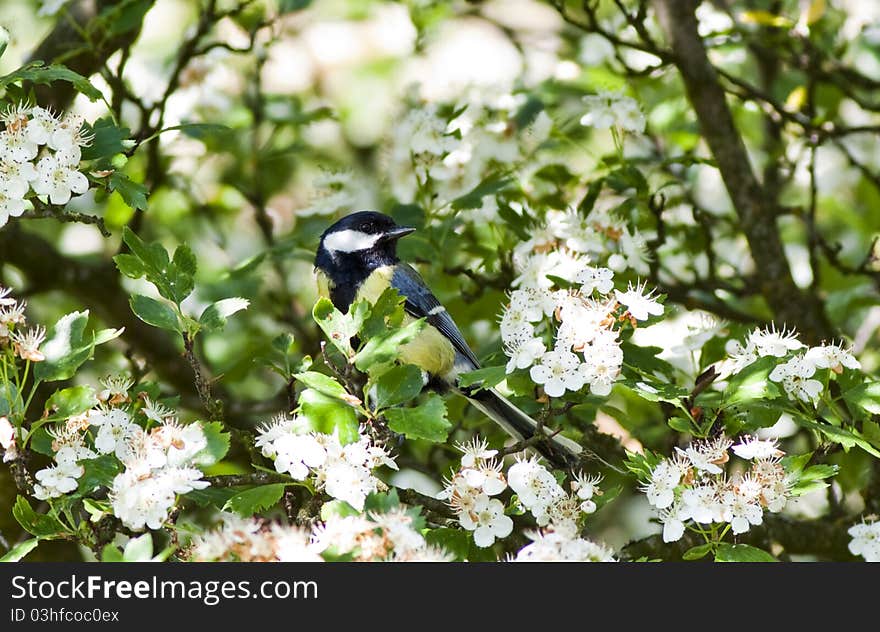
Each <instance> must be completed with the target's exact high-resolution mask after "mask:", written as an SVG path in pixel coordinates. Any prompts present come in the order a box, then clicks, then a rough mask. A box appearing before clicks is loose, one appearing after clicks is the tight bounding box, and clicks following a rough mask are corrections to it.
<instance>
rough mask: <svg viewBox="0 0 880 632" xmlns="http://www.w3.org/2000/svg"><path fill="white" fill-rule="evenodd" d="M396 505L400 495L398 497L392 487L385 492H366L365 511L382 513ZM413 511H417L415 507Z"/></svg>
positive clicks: (394, 507) (398, 503)
mask: <svg viewBox="0 0 880 632" xmlns="http://www.w3.org/2000/svg"><path fill="white" fill-rule="evenodd" d="M398 507H400V497H398V495H397V490H396V489H394V488H393V487H392V488H391V491H389V492H387V493H386V492H373V493H371V494H368V495H367V498H366V500H364V511H365V512H367V513H377V514H383V513H388V512H389V511H393V510H395V509H397V508H398ZM413 511H414V512H415V513H416V514H417V513H418V510H417V509H414V510H413Z"/></svg>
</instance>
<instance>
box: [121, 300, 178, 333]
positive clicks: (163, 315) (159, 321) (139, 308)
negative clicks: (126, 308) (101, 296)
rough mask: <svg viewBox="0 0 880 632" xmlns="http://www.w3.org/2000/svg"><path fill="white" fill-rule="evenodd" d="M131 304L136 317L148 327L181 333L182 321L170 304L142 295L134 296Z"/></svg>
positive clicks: (130, 301)
mask: <svg viewBox="0 0 880 632" xmlns="http://www.w3.org/2000/svg"><path fill="white" fill-rule="evenodd" d="M129 303H130V304H131V311H133V312H134V315H135V316H137V317H138V318H140V319H141V320H142V321H144V322H145V323H147V324H148V325H152V326H153V327H158V328H159V329H165V330H167V331H176V332H177V333H180V332H181V327H180V319H179V318H178V317H177V314H176V313H175V312H174V309H173V308H172V307H171V306H170V305H169V304H168V303H163V302H162V301H157V300H156V299H154V298H150V297H149V296H144V295H142V294H135V295H134V296H132V297H131V299H130V300H129Z"/></svg>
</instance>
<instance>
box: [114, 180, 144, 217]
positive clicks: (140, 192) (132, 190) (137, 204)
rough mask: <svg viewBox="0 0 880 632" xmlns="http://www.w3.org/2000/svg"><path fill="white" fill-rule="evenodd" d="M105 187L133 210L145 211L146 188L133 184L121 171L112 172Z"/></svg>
mask: <svg viewBox="0 0 880 632" xmlns="http://www.w3.org/2000/svg"><path fill="white" fill-rule="evenodd" d="M107 187H108V188H109V189H110V190H111V191H115V192H116V193H119V195H120V196H122V201H123V202H125V203H126V204H127V205H128V206H130V207H131V208H133V209H137V210H140V211H146V210H147V194H148V191H147V187H145V186H144V185H143V184H141V183H140V182H135V181H134V180H132V179H131V178H129V177H128V176H127V175H125V174H124V173H122V172H121V171H114V172H113V173H111V174H110V177H109V178H108V179H107Z"/></svg>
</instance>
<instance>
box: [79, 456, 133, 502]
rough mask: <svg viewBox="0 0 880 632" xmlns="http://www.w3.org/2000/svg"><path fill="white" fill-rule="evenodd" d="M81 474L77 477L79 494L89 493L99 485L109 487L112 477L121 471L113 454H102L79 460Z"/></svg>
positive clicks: (111, 483)
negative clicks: (81, 468) (94, 457)
mask: <svg viewBox="0 0 880 632" xmlns="http://www.w3.org/2000/svg"><path fill="white" fill-rule="evenodd" d="M80 465H82V467H83V475H82V476H80V478H79V485H78V487H77V491H78V492H79V493H80V494H91V493H92V492H94V491H95V490H96V489H99V488H101V487H111V486H112V485H113V479H114V478H116V475H117V474H119V473H120V472H121V471H122V468H121V467H120V465H119V461H118V460H117V458H116V456H115V455H114V454H102V455H101V456H99V457H98V458H96V459H86V460H84V461H81V462H80Z"/></svg>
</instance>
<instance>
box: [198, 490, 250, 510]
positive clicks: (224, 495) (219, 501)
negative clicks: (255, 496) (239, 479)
mask: <svg viewBox="0 0 880 632" xmlns="http://www.w3.org/2000/svg"><path fill="white" fill-rule="evenodd" d="M244 489H245V488H244V487H242V486H236V487H206V488H205V489H194V490H193V491H191V492H189V493H188V494H187V495H186V500H188V501H191V502H193V503H195V504H196V505H198V506H199V507H208V506H212V507H216V508H217V509H221V508H222V507H223V505H225V504H226V501H227V500H229V499H230V498H232V497H233V496H235V495H236V494H238V493H239V492H242V491H244Z"/></svg>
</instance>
